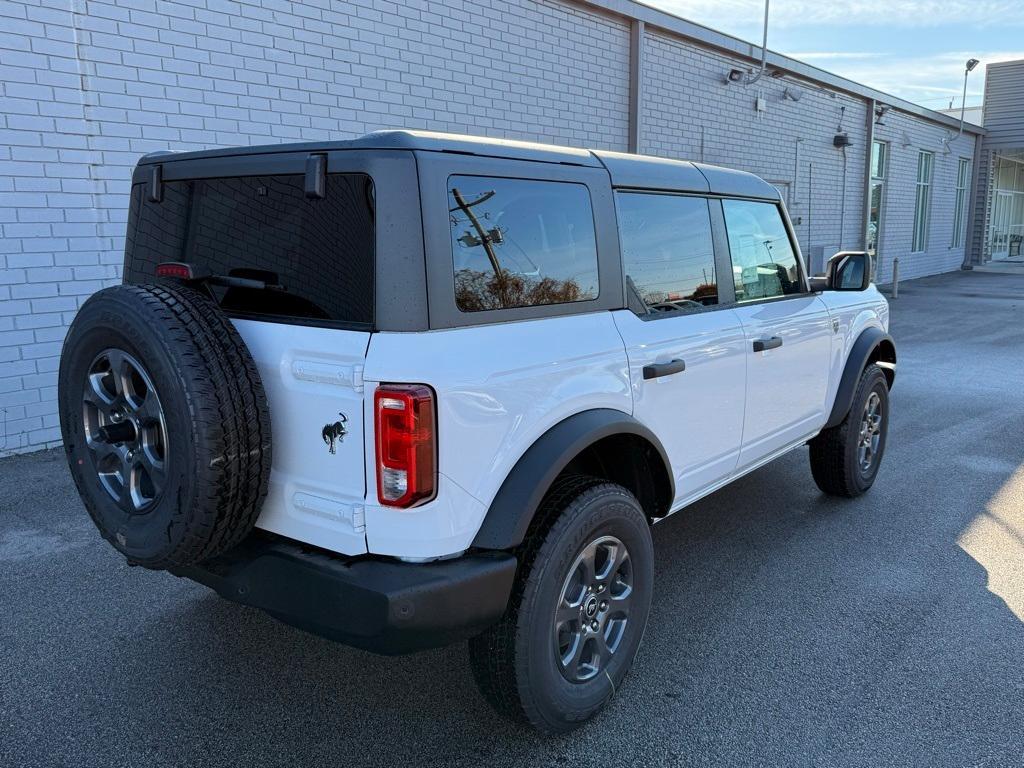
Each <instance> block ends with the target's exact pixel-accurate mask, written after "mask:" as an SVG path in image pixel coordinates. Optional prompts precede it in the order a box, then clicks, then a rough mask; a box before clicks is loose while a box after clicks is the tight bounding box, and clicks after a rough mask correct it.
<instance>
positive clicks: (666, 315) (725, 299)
mask: <svg viewBox="0 0 1024 768" xmlns="http://www.w3.org/2000/svg"><path fill="white" fill-rule="evenodd" d="M619 195H662V196H666V197H690V198H699V199H701V200H703V201H704V202H705V204H706V205H707V208H708V223H709V225H710V227H711V248H712V253H713V262H714V265H715V278H716V279H715V287H716V289H717V297H718V303H717V304H712V305H710V306H706V307H705V308H704V310H703V311H700V312H698V311H696V310H694V311H693V312H682V311H680V312H645V313H643V314H641V313H639V312H637V311H636V310H635V309H633V302H632V301H630V300H629V296H628V295H627V297H626V306H627V307H628V308H629V309H630V311H632V312H633V314H634V315H636V316H637V317H638V318H640V319H641V320H643V321H645V322H653V321H655V320H671V319H678V318H682V317H692V316H693V315H703V314H706V313H708V312H715V311H717V310H719V309H725V308H728V307H730V306H732V305H733V304H734V303H735V290H734V291H733V293H732V295H731V296H730V295H729V293H728V292H727V293H723V292H722V281H721V280H720V279H719V276H720V275H721V274H722V267H723V263H722V248H721V244H720V242H719V237H720V233H719V232H718V231H717V229H716V226H715V211H714V209H715V207H719V208H720V207H721V206H716V205H715V202H716V198H714V197H713V196H711V195H708V194H707V193H699V192H676V191H672V190H663V189H643V188H639V187H616V188H615V189H614V199H615V217H616V229H617V230H618V234H619V252H620V254H621V253H622V252H623V247H622V226H621V225H620V224H619V202H618V201H619ZM726 256H728V253H726ZM621 261H622V284H623V287H624V288H625V289H626V290H627V292H628V286H627V284H626V258H625V255H622V256H621ZM729 270H730V274H731V270H732V265H731V263H730V265H729Z"/></svg>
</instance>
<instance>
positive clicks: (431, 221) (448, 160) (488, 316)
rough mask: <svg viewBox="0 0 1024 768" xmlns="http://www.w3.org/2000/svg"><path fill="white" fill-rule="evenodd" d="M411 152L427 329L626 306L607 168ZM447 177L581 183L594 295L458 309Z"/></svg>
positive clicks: (581, 313) (532, 318) (590, 312)
mask: <svg viewBox="0 0 1024 768" xmlns="http://www.w3.org/2000/svg"><path fill="white" fill-rule="evenodd" d="M414 154H415V156H416V163H417V169H418V172H419V189H420V204H421V206H422V219H423V239H424V247H425V255H426V258H425V267H426V281H427V304H428V312H429V324H430V328H431V329H442V328H463V327H469V326H476V325H492V324H495V323H510V322H517V321H520V320H537V319H546V318H552V317H564V316H574V315H585V314H592V313H595V312H602V311H608V310H616V309H622V308H623V307H625V306H626V293H625V286H624V284H623V281H622V267H621V257H620V253H619V240H618V231H617V229H618V227H617V223H616V222H617V220H616V217H615V205H614V200H613V199H612V188H611V185H610V184H609V183H608V172H607V171H606V170H605V169H604V168H597V167H589V166H579V165H567V164H562V163H558V164H555V163H544V162H535V161H525V160H510V159H508V158H500V157H489V156H480V155H464V154H456V153H451V152H434V151H426V150H418V151H416V152H415V153H414ZM453 175H454V176H488V177H497V178H508V179H524V180H533V181H546V182H571V183H578V184H584V185H585V186H586V187H587V190H588V192H589V194H590V200H591V210H592V215H593V218H594V225H595V239H596V245H597V265H598V267H597V268H598V290H599V293H598V296H597V298H595V299H586V300H584V301H575V302H568V303H562V304H539V305H536V306H531V307H513V308H509V309H489V310H482V311H479V312H463V311H462V310H460V309H459V308H458V307H457V306H456V303H455V280H454V262H453V259H452V251H451V229H450V227H449V225H448V215H447V212H448V177H449V176H453Z"/></svg>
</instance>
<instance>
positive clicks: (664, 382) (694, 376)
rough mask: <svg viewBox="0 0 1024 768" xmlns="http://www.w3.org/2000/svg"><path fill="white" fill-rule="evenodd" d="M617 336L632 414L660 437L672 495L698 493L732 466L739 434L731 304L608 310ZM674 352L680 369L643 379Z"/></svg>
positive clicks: (738, 359) (741, 382)
mask: <svg viewBox="0 0 1024 768" xmlns="http://www.w3.org/2000/svg"><path fill="white" fill-rule="evenodd" d="M613 317H614V318H615V325H616V327H617V328H618V330H619V333H620V334H621V335H622V340H623V342H624V343H625V350H626V358H627V360H628V361H629V378H630V386H631V389H632V392H633V415H634V416H635V417H636V418H637V419H638V420H639V421H641V422H642V423H644V424H646V425H647V426H648V427H649V428H650V429H651V430H652V431H653V432H654V433H655V434H656V435H658V437H659V438H660V439H661V442H662V445H663V446H664V448H665V452H666V453H667V454H668V458H669V461H670V462H671V464H672V472H673V475H674V480H675V487H676V497H675V499H674V500H673V507H674V506H675V505H676V503H678V502H680V501H681V500H682V499H683V498H684V497H686V496H690V495H692V494H694V493H699V492H701V491H704V490H705V489H707V488H709V487H711V486H713V485H714V484H716V483H717V482H719V481H720V480H722V479H723V478H727V477H729V476H730V475H731V474H732V473H733V471H734V470H735V469H736V462H737V459H738V457H739V452H740V444H741V442H742V438H743V413H744V408H745V403H744V400H745V397H746V394H745V393H746V381H747V341H746V336H745V334H744V332H743V325H742V324H741V323H740V319H739V316H738V315H737V314H736V312H735V311H734V310H733V309H728V308H722V309H715V310H712V311H708V312H697V313H691V314H680V315H675V316H663V317H657V318H656V319H648V320H642V319H641V318H640V317H638V316H637V315H635V314H633V312H631V311H630V310H628V309H626V310H620V311H618V312H614V313H613ZM671 360H682V361H683V362H684V363H685V364H686V370H685V371H682V372H681V373H675V374H671V375H669V376H663V377H659V378H654V379H647V380H645V379H644V377H643V368H644V366H646V365H650V364H652V363H665V362H669V361H671Z"/></svg>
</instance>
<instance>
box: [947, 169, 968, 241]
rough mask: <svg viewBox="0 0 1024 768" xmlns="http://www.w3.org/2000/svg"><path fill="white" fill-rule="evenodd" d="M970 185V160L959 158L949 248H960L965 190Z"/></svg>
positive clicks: (964, 219) (965, 210)
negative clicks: (951, 235)
mask: <svg viewBox="0 0 1024 768" xmlns="http://www.w3.org/2000/svg"><path fill="white" fill-rule="evenodd" d="M970 184H971V158H969V157H960V158H959V159H958V161H957V166H956V187H955V188H954V190H953V237H952V238H951V239H950V243H949V247H950V248H962V247H963V245H964V235H965V233H966V229H967V227H966V224H967V216H966V215H965V214H966V212H967V189H968V188H969V187H970Z"/></svg>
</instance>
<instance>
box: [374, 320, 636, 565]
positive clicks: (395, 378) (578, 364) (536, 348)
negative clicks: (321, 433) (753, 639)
mask: <svg viewBox="0 0 1024 768" xmlns="http://www.w3.org/2000/svg"><path fill="white" fill-rule="evenodd" d="M364 379H365V382H366V393H367V396H366V398H365V407H366V409H367V412H366V423H367V424H372V423H373V413H372V407H373V405H372V404H373V398H372V396H371V393H372V392H373V390H374V389H375V388H376V386H377V384H379V383H382V382H410V383H423V384H428V385H430V386H431V387H433V389H434V391H435V393H436V395H437V420H438V426H437V430H438V432H437V435H438V470H439V488H438V495H437V498H436V499H434V500H433V501H431V502H429V503H428V504H424V505H423V506H420V507H416V508H415V509H411V510H400V509H394V508H390V507H384V506H381V505H378V504H377V503H376V493H375V491H374V490H373V488H374V482H375V479H374V478H373V477H368V478H367V487H368V489H369V490H368V493H367V504H366V536H367V544H368V548H369V551H370V552H379V553H386V554H389V555H397V556H402V557H410V558H433V557H440V556H445V555H452V554H457V553H459V552H461V551H463V550H465V549H466V548H468V547H469V545H470V543H471V542H472V540H473V537H474V536H475V535H476V532H477V530H478V529H479V528H480V525H481V523H482V522H483V519H484V516H485V515H486V513H487V509H488V508H489V506H490V504H491V501H492V500H493V499H494V496H495V495H496V494H497V492H498V489H499V488H500V487H501V484H502V482H504V480H505V477H506V475H507V474H508V473H509V471H510V470H511V469H512V467H513V466H514V465H515V463H516V462H517V461H518V460H519V458H520V457H521V456H522V455H523V453H525V452H526V450H527V449H528V448H529V447H530V446H531V445H532V444H533V442H534V441H535V440H536V439H537V438H538V437H540V436H541V435H542V434H543V433H544V432H545V431H547V430H548V429H549V428H550V427H552V426H554V425H555V424H557V423H558V422H559V421H562V420H563V419H565V418H567V417H569V416H571V415H572V414H574V413H578V412H580V411H584V410H588V409H590V408H613V409H616V410H620V411H623V412H625V413H631V412H632V405H633V402H632V395H631V391H630V385H629V371H628V365H627V363H626V355H625V351H624V349H623V345H622V339H621V338H620V336H619V334H618V331H617V330H616V328H615V324H614V321H613V319H612V316H611V313H609V312H594V313H590V314H585V315H569V316H565V317H555V318H545V319H542V320H526V321H520V322H510V323H500V324H494V325H481V326H471V327H465V328H452V329H445V330H436V331H426V332H422V333H376V334H373V336H372V337H371V340H370V347H369V352H368V355H367V360H366V369H365V373H364ZM366 435H367V436H366V441H365V442H366V445H365V447H366V451H367V456H368V457H370V461H371V465H372V463H373V459H372V457H373V456H374V445H373V430H372V429H368V430H367V431H366ZM370 471H371V472H375V468H373V467H372V466H371V470H370Z"/></svg>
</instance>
